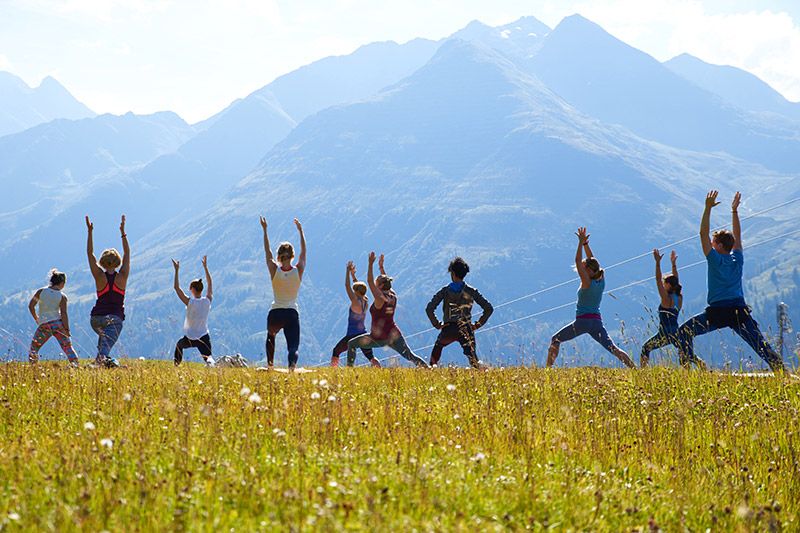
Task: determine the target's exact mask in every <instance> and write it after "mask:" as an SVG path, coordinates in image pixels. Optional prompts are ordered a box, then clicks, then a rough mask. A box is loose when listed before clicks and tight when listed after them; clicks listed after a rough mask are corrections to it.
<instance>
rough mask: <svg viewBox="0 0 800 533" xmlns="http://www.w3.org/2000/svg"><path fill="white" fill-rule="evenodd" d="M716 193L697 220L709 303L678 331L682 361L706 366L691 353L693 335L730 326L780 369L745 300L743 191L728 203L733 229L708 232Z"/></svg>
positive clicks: (778, 362)
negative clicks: (705, 266) (741, 214)
mask: <svg viewBox="0 0 800 533" xmlns="http://www.w3.org/2000/svg"><path fill="white" fill-rule="evenodd" d="M718 195H719V192H718V191H710V192H709V193H708V194H707V195H706V202H705V209H704V210H703V216H702V218H701V220H700V245H701V246H702V248H703V254H704V255H705V256H706V262H707V263H708V297H707V299H706V301H707V303H708V307H706V310H705V311H704V312H702V313H700V314H699V315H697V316H694V317H692V318H690V319H689V320H687V321H686V322H685V323H684V324H683V325H682V326H681V327H680V329H679V331H678V336H679V339H680V356H681V364H682V365H683V366H687V367H688V366H689V365H690V364H691V363H695V364H697V365H698V366H700V367H701V368H705V364H704V363H703V362H702V360H701V359H699V358H698V357H697V356H696V355H695V353H694V337H696V336H697V335H705V334H706V333H710V332H712V331H714V330H717V329H721V328H730V329H732V330H733V331H734V332H736V334H738V335H739V336H740V337H741V338H742V339H744V341H745V342H746V343H747V344H748V345H750V347H751V348H752V349H753V350H754V351H755V352H756V353H757V354H758V355H759V356H760V357H761V358H762V359H763V360H764V361H766V362H767V364H768V365H769V367H770V369H771V370H772V371H774V372H782V371H783V370H784V365H783V359H781V356H780V355H778V353H777V352H776V351H775V350H773V349H772V346H770V344H769V343H768V342H767V340H766V339H765V338H764V335H763V334H762V333H761V330H760V329H759V327H758V323H757V322H756V321H755V319H753V314H752V311H751V309H750V307H748V305H747V304H746V303H745V300H744V289H743V287H742V275H743V267H744V251H743V246H742V226H741V223H740V221H739V204H740V203H741V201H742V195H741V194H740V193H739V192H737V193H736V194H735V195H734V197H733V202H732V203H731V229H732V231H728V230H719V231H715V232H714V234H713V236H709V232H710V228H711V210H712V209H713V208H714V207H716V206H718V205H719V202H717V196H718Z"/></svg>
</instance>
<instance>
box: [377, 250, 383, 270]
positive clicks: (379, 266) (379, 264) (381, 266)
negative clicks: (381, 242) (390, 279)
mask: <svg viewBox="0 0 800 533" xmlns="http://www.w3.org/2000/svg"><path fill="white" fill-rule="evenodd" d="M378 268H380V269H381V272H383V254H381V256H380V257H379V258H378Z"/></svg>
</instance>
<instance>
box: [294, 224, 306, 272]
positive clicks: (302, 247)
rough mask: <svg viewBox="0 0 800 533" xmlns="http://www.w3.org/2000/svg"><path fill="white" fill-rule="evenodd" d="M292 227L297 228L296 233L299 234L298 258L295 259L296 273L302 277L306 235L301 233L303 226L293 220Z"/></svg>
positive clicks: (304, 263) (304, 262)
mask: <svg viewBox="0 0 800 533" xmlns="http://www.w3.org/2000/svg"><path fill="white" fill-rule="evenodd" d="M294 225H295V226H297V232H298V233H300V257H298V258H297V272H298V273H299V274H300V276H301V277H302V276H303V272H304V271H305V269H306V235H305V233H303V225H302V224H300V221H299V220H297V219H294Z"/></svg>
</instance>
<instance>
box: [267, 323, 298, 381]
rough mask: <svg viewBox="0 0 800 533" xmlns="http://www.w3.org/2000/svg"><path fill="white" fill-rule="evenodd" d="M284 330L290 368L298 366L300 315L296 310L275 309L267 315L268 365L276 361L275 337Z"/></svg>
mask: <svg viewBox="0 0 800 533" xmlns="http://www.w3.org/2000/svg"><path fill="white" fill-rule="evenodd" d="M280 330H283V336H284V337H285V338H286V347H287V348H288V351H289V367H290V368H294V367H295V366H297V350H298V349H299V348H300V315H299V314H298V313H297V310H296V309H273V310H271V311H270V312H269V315H267V364H268V365H269V366H272V364H273V362H274V361H275V335H276V334H277V333H278V332H279V331H280Z"/></svg>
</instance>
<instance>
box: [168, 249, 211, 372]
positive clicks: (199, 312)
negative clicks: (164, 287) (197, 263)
mask: <svg viewBox="0 0 800 533" xmlns="http://www.w3.org/2000/svg"><path fill="white" fill-rule="evenodd" d="M202 263H203V271H204V272H205V275H206V283H207V284H208V289H206V295H205V296H203V280H202V279H200V278H198V279H195V280H193V281H192V282H191V283H189V292H190V293H191V294H192V297H191V298H189V297H188V296H186V294H185V293H184V292H183V289H181V282H180V279H179V271H180V268H181V263H180V261H176V260H175V259H173V260H172V266H173V267H175V282H174V288H175V293H176V294H177V295H178V299H179V300H180V301H181V302H183V305H185V306H186V318H185V319H184V322H183V338H181V339H180V340H179V341H178V343H177V344H176V345H175V355H174V360H175V366H178V365H180V364H181V362H182V361H183V351H184V350H185V349H186V348H197V350H198V351H199V352H200V355H201V356H202V358H203V361H204V362H205V364H206V366H208V367H213V366H215V362H214V357H212V355H211V334H210V333H209V331H208V315H209V313H210V312H211V301H212V300H213V299H214V291H213V285H212V281H211V273H210V272H209V271H208V257H206V256H203V260H202Z"/></svg>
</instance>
